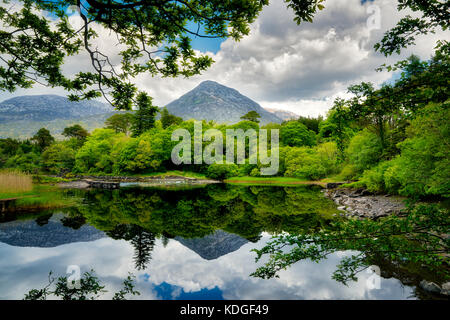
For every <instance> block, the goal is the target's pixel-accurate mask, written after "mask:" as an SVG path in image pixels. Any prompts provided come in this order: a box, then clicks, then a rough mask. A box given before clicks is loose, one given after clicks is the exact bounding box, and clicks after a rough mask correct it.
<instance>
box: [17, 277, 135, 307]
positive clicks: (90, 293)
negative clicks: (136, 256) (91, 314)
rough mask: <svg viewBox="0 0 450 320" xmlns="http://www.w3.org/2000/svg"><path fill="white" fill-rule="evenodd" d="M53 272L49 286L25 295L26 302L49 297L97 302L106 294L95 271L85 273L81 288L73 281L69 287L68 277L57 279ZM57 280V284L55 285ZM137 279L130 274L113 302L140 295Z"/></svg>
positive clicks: (80, 284)
mask: <svg viewBox="0 0 450 320" xmlns="http://www.w3.org/2000/svg"><path fill="white" fill-rule="evenodd" d="M52 274H53V273H52V272H50V273H49V275H48V282H49V283H48V284H47V285H46V286H45V287H44V288H42V289H32V290H30V291H29V292H28V293H27V294H25V297H24V300H47V297H48V296H52V295H53V296H56V297H58V298H61V299H62V300H95V299H98V298H100V297H101V295H102V294H103V293H106V292H107V290H105V286H102V285H101V282H100V280H99V279H98V278H97V277H96V276H95V275H94V270H91V271H90V272H85V273H84V274H83V276H82V277H81V279H80V280H79V281H80V283H79V286H78V285H75V284H76V283H75V281H74V280H73V281H72V283H71V285H72V286H70V285H68V283H69V281H68V278H67V277H59V278H58V279H55V278H54V277H53V276H52ZM55 280H56V283H55ZM134 281H135V277H134V276H133V275H132V274H129V275H128V277H127V278H126V279H125V280H124V281H123V288H122V289H121V290H120V291H118V292H116V293H115V294H114V296H113V298H112V299H113V300H125V296H126V295H127V294H131V295H133V296H134V295H140V293H139V291H136V290H134V286H135V284H134ZM54 283H55V285H54V289H53V290H51V289H50V288H51V286H52V285H53V284H54Z"/></svg>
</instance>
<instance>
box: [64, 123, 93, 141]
mask: <svg viewBox="0 0 450 320" xmlns="http://www.w3.org/2000/svg"><path fill="white" fill-rule="evenodd" d="M62 135H63V136H65V137H68V138H75V139H78V140H80V141H84V140H86V138H87V136H88V135H89V132H87V130H86V129H84V128H83V127H82V126H80V125H79V124H74V125H73V126H71V127H67V128H64V131H63V132H62Z"/></svg>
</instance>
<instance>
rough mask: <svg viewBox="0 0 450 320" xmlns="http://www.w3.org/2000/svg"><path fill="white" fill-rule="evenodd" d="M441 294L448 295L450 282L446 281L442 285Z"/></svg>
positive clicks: (449, 294) (449, 293)
mask: <svg viewBox="0 0 450 320" xmlns="http://www.w3.org/2000/svg"><path fill="white" fill-rule="evenodd" d="M441 294H443V295H446V296H450V282H446V283H444V284H443V285H442V290H441Z"/></svg>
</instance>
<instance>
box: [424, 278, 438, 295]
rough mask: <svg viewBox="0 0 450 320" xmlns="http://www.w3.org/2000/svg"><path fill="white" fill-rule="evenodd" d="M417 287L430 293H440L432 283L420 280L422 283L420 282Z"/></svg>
mask: <svg viewBox="0 0 450 320" xmlns="http://www.w3.org/2000/svg"><path fill="white" fill-rule="evenodd" d="M419 286H420V287H421V288H422V289H423V290H425V291H428V292H431V293H441V288H440V287H439V286H438V285H437V284H436V283H434V282H430V281H426V280H422V281H420V284H419Z"/></svg>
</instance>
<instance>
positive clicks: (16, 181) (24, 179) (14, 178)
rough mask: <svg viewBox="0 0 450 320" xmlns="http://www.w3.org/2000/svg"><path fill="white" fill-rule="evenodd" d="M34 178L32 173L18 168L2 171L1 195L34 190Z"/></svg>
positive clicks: (0, 178)
mask: <svg viewBox="0 0 450 320" xmlns="http://www.w3.org/2000/svg"><path fill="white" fill-rule="evenodd" d="M32 189H33V179H32V177H31V176H30V175H27V174H24V173H22V172H20V171H16V170H3V171H0V195H1V196H0V197H1V198H3V197H7V196H8V195H15V194H22V193H27V192H30V191H32Z"/></svg>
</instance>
